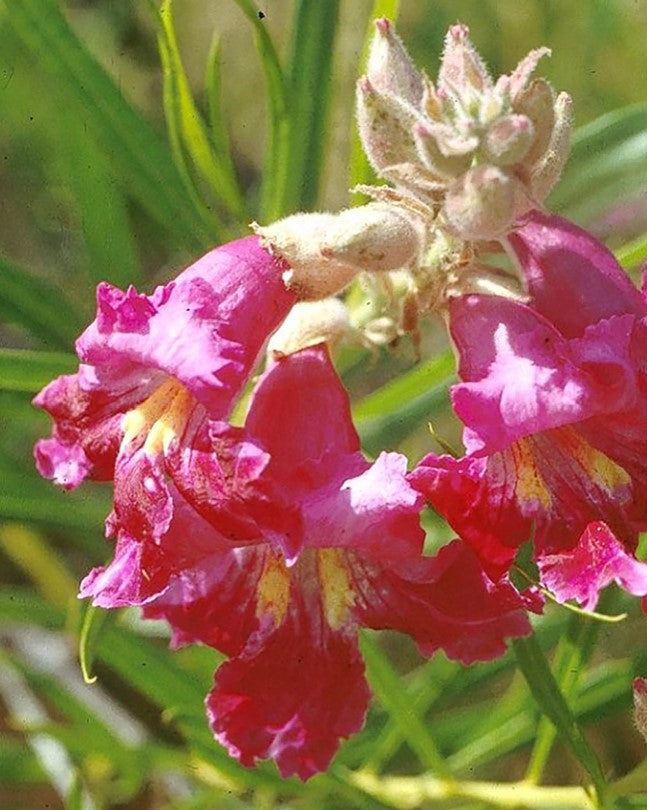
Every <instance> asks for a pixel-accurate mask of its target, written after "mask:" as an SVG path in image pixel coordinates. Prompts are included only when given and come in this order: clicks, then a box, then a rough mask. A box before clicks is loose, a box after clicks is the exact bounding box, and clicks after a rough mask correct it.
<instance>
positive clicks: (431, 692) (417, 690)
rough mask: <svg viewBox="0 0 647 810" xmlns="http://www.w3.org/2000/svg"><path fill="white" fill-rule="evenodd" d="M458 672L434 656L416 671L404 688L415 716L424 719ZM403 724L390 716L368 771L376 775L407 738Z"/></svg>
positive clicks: (374, 746) (370, 760)
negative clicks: (410, 699) (410, 697)
mask: <svg viewBox="0 0 647 810" xmlns="http://www.w3.org/2000/svg"><path fill="white" fill-rule="evenodd" d="M459 671H460V667H459V665H458V664H457V663H456V662H455V661H449V660H448V659H447V658H445V657H444V656H441V655H437V656H434V658H432V660H431V661H429V662H427V663H426V664H424V665H423V666H421V667H420V668H419V670H418V671H416V673H415V677H414V678H412V679H410V680H409V681H408V682H407V688H408V690H409V692H410V694H411V696H412V700H413V705H414V709H415V711H416V713H417V715H418V717H424V716H425V715H426V714H427V712H428V711H429V709H430V708H431V707H432V706H433V704H434V702H435V701H436V699H437V698H438V697H439V696H440V695H441V694H442V691H443V689H444V687H445V685H446V684H447V683H448V681H450V680H451V679H452V678H454V677H455V676H456V675H457V674H458V672H459ZM401 727H402V724H400V723H398V721H397V719H395V720H394V719H393V718H392V717H389V720H388V722H387V723H386V724H385V726H384V728H383V730H382V732H381V733H380V736H379V737H378V738H377V739H376V740H375V741H374V743H373V745H372V747H371V753H370V756H369V757H368V759H367V761H366V763H365V767H366V768H367V769H368V770H370V771H375V772H376V773H379V772H380V771H381V770H382V767H383V765H384V763H385V762H387V761H388V760H389V759H390V758H391V757H392V756H393V755H394V754H395V753H396V752H397V750H398V749H399V747H400V745H401V743H402V742H405V741H406V736H405V735H403V733H402V730H401Z"/></svg>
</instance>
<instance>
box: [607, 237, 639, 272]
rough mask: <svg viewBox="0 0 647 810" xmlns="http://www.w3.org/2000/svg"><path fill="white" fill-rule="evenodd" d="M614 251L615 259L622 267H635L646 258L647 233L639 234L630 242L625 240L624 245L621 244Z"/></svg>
mask: <svg viewBox="0 0 647 810" xmlns="http://www.w3.org/2000/svg"><path fill="white" fill-rule="evenodd" d="M614 252H615V255H616V259H617V260H618V261H619V262H620V264H621V265H622V266H623V267H625V268H627V269H631V268H632V267H637V266H638V265H640V264H642V262H644V261H645V260H647V234H645V235H644V236H639V237H637V238H636V239H633V240H632V241H631V242H627V244H626V245H623V246H622V247H621V248H618V249H617V250H616V251H614Z"/></svg>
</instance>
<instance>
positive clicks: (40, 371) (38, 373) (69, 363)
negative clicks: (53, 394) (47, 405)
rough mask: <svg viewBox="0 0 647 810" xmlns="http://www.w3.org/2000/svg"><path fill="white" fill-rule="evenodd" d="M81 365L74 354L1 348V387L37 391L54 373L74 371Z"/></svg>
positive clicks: (2, 388) (3, 388) (56, 375)
mask: <svg viewBox="0 0 647 810" xmlns="http://www.w3.org/2000/svg"><path fill="white" fill-rule="evenodd" d="M78 365H79V361H78V359H77V358H76V357H75V356H74V355H73V354H64V353H63V352H36V351H31V350H29V349H0V389H1V390H4V391H23V392H24V393H27V394H35V393H37V392H38V391H40V389H41V388H42V387H43V386H44V385H47V383H48V382H49V381H50V380H52V379H53V378H54V377H58V376H59V375H60V374H72V373H74V371H76V369H77V368H78Z"/></svg>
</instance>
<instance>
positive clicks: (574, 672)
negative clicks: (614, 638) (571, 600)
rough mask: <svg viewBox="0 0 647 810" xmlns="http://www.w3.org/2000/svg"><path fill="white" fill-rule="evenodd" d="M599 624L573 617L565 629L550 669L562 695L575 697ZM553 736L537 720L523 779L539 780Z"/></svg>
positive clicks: (545, 724)
mask: <svg viewBox="0 0 647 810" xmlns="http://www.w3.org/2000/svg"><path fill="white" fill-rule="evenodd" d="M599 626H600V625H599V623H598V622H596V621H594V620H592V619H582V618H581V617H580V616H572V617H571V618H570V620H569V622H568V625H567V631H566V634H565V635H564V636H562V638H561V639H560V641H559V644H558V645H557V649H556V651H555V657H554V661H553V670H554V674H555V680H556V682H557V684H558V685H559V688H560V690H561V692H562V694H563V695H564V696H565V697H566V698H567V699H569V698H571V697H573V696H574V694H575V692H576V689H577V684H578V680H579V678H580V676H581V675H583V674H584V666H585V663H586V661H587V660H588V658H589V657H590V655H591V652H592V650H593V644H594V641H595V637H596V635H597V632H598V629H599ZM555 736H556V728H555V726H554V725H553V724H552V723H551V722H550V720H548V718H546V717H542V718H541V719H540V721H539V728H538V729H537V735H536V738H535V743H534V745H533V749H532V753H531V755H530V759H529V761H528V767H527V770H526V780H528V781H530V782H539V780H540V779H541V775H542V773H543V770H544V767H545V765H546V762H547V761H548V757H549V755H550V751H551V748H552V746H553V742H554V740H555Z"/></svg>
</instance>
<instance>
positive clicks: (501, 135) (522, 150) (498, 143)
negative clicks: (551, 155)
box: [483, 115, 535, 166]
mask: <svg viewBox="0 0 647 810" xmlns="http://www.w3.org/2000/svg"><path fill="white" fill-rule="evenodd" d="M534 137H535V128H534V127H533V125H532V121H531V120H530V118H528V117H527V116H525V115H506V116H504V117H502V118H499V120H498V121H497V122H496V123H495V124H493V125H492V126H491V127H490V129H489V130H488V132H487V135H486V137H485V139H484V144H483V152H484V154H485V156H486V157H488V158H489V159H490V160H491V161H492V163H494V164H495V165H497V166H511V165H512V164H514V163H519V162H521V160H523V158H524V157H525V156H526V155H527V154H528V150H529V149H530V147H531V146H532V142H533V140H534Z"/></svg>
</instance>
